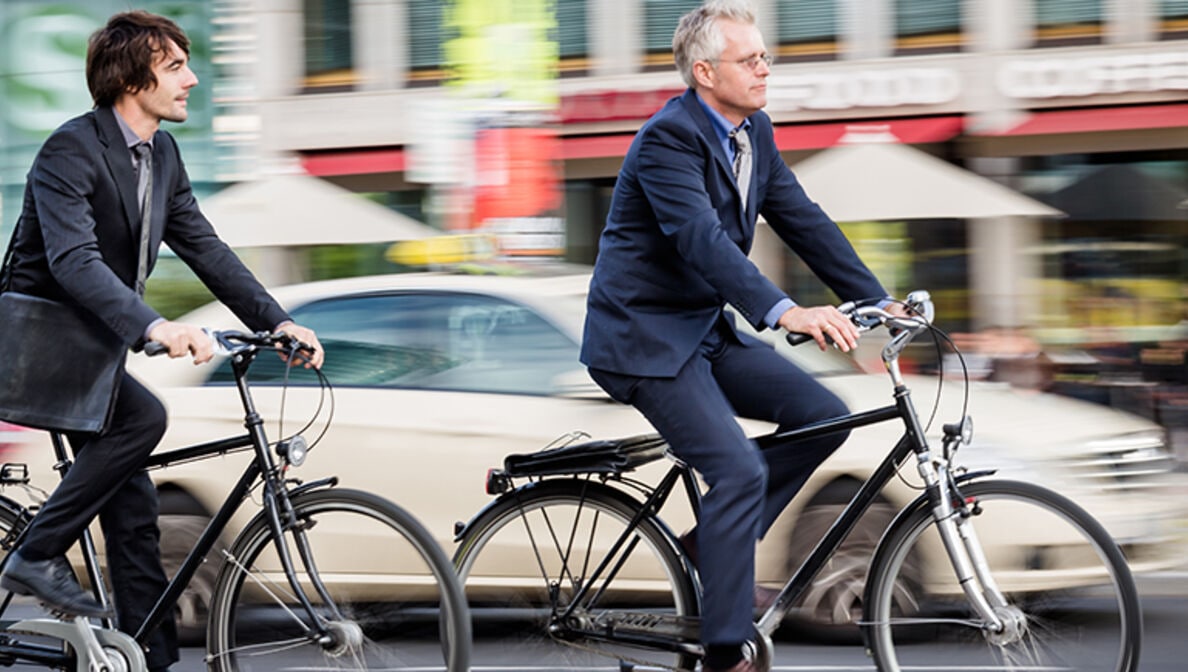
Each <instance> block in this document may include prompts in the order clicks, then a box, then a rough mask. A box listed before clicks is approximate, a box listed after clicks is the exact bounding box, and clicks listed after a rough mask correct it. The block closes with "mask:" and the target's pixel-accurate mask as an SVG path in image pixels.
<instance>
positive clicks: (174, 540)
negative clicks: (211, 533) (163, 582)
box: [157, 490, 225, 646]
mask: <svg viewBox="0 0 1188 672" xmlns="http://www.w3.org/2000/svg"><path fill="white" fill-rule="evenodd" d="M160 500H161V509H160V515H159V517H158V519H157V525H158V526H159V527H160V529H161V564H162V565H163V566H164V567H165V573H166V574H167V575H168V576H169V577H171V578H172V577H173V575H174V574H176V573H177V570H178V569H179V568H180V567H181V565H182V563H183V562H185V560H186V556H187V555H189V553H190V550H191V549H193V548H194V543H195V542H197V541H198V537H199V536H201V535H202V531H203V530H205V529H206V525H207V523H209V522H210V515H209V514H207V512H206V509H204V508H203V507H202V505H201V504H199V503H198V501H197V500H195V499H194V498H193V497H191V496H190V495H188V494H186V493H185V492H182V491H180V490H165V491H163V492H161V493H160ZM223 548H225V545H224V544H223V543H221V542H216V543H215V547H214V548H213V549H211V552H210V553H208V554H207V557H206V562H203V563H202V566H200V567H199V568H198V572H197V573H195V574H194V578H193V579H191V580H190V585H188V586H186V589H185V591H183V592H182V594H181V597H179V598H178V600H177V607H176V608H175V609H174V617H175V620H176V622H177V637H178V641H179V643H181V644H182V645H183V646H198V645H201V644H202V643H203V642H205V641H206V618H207V615H208V614H209V613H210V596H211V594H212V593H213V592H214V582H215V577H216V576H218V572H219V565H221V564H222V563H221V561H220V560H219V558H221V557H222V550H223Z"/></svg>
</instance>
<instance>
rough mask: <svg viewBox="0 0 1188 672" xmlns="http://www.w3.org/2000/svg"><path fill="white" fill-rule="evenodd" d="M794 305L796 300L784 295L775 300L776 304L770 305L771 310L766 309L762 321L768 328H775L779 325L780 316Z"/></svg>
mask: <svg viewBox="0 0 1188 672" xmlns="http://www.w3.org/2000/svg"><path fill="white" fill-rule="evenodd" d="M795 307H796V302H795V301H793V300H792V299H789V298H788V297H786V296H785V297H784V298H782V299H780V300H779V301H776V304H775V305H774V306H772V307H771V310H768V311H767V314H766V315H764V316H763V323H764V324H766V325H767V327H768V328H769V329H775V328H777V327H779V326H780V317H782V316H783V315H784V313H786V312H788V311H789V310H792V309H793V308H795Z"/></svg>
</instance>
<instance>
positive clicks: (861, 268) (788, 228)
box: [760, 125, 887, 301]
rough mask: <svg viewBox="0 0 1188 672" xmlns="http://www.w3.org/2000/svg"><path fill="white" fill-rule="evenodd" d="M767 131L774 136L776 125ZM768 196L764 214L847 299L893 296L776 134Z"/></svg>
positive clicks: (778, 231) (819, 274)
mask: <svg viewBox="0 0 1188 672" xmlns="http://www.w3.org/2000/svg"><path fill="white" fill-rule="evenodd" d="M763 129H764V130H765V131H766V133H767V134H768V135H769V137H770V134H771V126H770V125H764V126H763ZM769 144H770V147H772V149H773V151H771V152H769V154H770V157H771V160H770V162H768V164H767V165H766V167H765V169H766V170H767V172H768V175H769V178H768V180H769V181H768V187H767V195H766V198H765V199H764V201H763V203H762V206H761V208H760V213H761V214H762V215H763V217H764V218H765V219H766V220H767V223H768V224H770V225H771V227H772V229H773V230H774V231H775V232H776V234H777V235H779V237H780V238H781V239H782V240H783V241H784V242H785V243H786V244H787V245H788V247H789V248H791V249H792V251H793V252H795V253H796V255H797V256H799V257H800V258H801V259H803V260H804V262H805V263H806V264H808V267H809V268H810V269H811V270H812V271H813V273H814V274H815V275H816V276H817V277H818V278H820V279H821V281H822V282H824V283H825V284H826V285H827V286H828V287H829V288H830V289H832V290H833V292H834V293H835V294H837V295H838V297H840V298H841V300H842V301H854V300H858V299H875V298H880V299H881V298H883V297H885V296H887V292H886V290H884V289H883V286H882V284H880V283H879V281H878V279H876V278H875V276H874V274H873V273H871V271H870V269H869V268H867V266H866V264H864V263H863V262H862V260H861V259H860V258H859V257H858V253H857V252H855V251H854V247H853V245H851V244H850V241H849V240H848V239H847V238H846V236H845V234H843V233H842V231H841V229H840V228H838V226H837V224H836V223H834V221H833V220H832V219H830V218H829V216H828V215H826V214H825V212H824V211H823V210H822V209H821V206H819V205H817V204H816V203H815V202H813V201H812V200H811V199H810V198H809V197H808V195H807V194H806V193H805V191H804V188H803V187H802V186H801V185H800V181H799V180H797V179H796V176H795V175H794V174H793V173H792V170H791V169H790V168H788V166H787V165H786V164H784V160H783V159H782V158H781V157H780V154H779V152H778V151H775V149H774V148H775V140H774V138H771V140H770V143H769Z"/></svg>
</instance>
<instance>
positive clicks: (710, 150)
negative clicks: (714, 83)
mask: <svg viewBox="0 0 1188 672" xmlns="http://www.w3.org/2000/svg"><path fill="white" fill-rule="evenodd" d="M750 121H751V130H750V135H751V146H752V148H753V169H752V173H751V186H750V196H749V197H748V199H747V200H748V202H749V203H748V206H747V207H746V209H745V211H744V208H743V206H742V204H741V202H740V198H739V192H738V185H736V184H735V181H734V173H733V171H732V170H731V166H730V160H729V158H728V157H727V156H726V152H725V151H724V150H723V148H722V144H721V142H719V141H718V136H717V135H716V133H715V132H714V129H713V127H712V125H711V122H710V119H709V118H708V117H707V116H706V113H705V110H704V109H702V107H701V104H700V103H699V102H698V101H697V98H696V94H695V93H694V92H693V91H692V90H689V91H686V92H685V94H684V95H682V96H679V97H677V98H673V99H672V100H669V101H668V103H667V104H665V106H664V107H663V108H662V109H661V110H660V111H659V112H657V113H656V114H655V115H653V116H652V118H651V119H649V120H648V122H647V123H645V124H644V126H643V127H642V128H641V129H640V130H639V133H637V134H636V136H635V140H634V141H632V143H631V148H630V149H629V150H628V152H627V156H626V157H625V158H624V160H623V167H622V169H621V170H620V171H619V179H618V181H617V182H616V183H615V192H614V197H613V200H612V201H611V209H610V213H609V214H608V215H607V222H606V228H605V229H604V230H603V232H602V237H601V239H600V240H599V247H598V260H597V262H596V263H595V267H594V277H593V279H592V281H591V283H590V294H589V302H588V310H587V313H586V327H585V335H584V337H583V340H582V355H581V357H582V362H583V363H585V364H586V365H587V366H590V367H593V368H596V369H602V370H604V371H610V372H612V373H621V374H629V375H634V376H643V377H668V376H675V375H676V373H677V372H678V371H679V370H680V368H681V366H682V365H683V364H684V363H685V362H686V361H688V360H689V358H690V357H692V356H693V353H694V351H695V350H696V348H697V346H698V345H699V344H700V343H701V342H702V340H703V339H704V338H705V337H706V335H707V334H708V333H709V331H710V329H711V328H713V325H714V323H715V322H716V321H717V320H718V319H719V318H720V316H721V314H722V309H723V306H724V305H725V304H726V303H729V304H731V305H732V306H734V307H735V308H737V309H738V312H739V314H740V315H741V317H742V318H743V319H745V320H747V321H748V322H749V323H751V324H752V325H754V326H755V327H756V328H763V324H762V321H763V318H764V316H765V314H766V312H767V311H768V310H770V309H771V308H772V307H774V306H775V304H776V303H777V302H778V301H779V300H780V299H782V298H784V292H782V291H781V290H780V289H779V288H778V287H776V286H775V285H774V284H772V283H771V281H769V280H768V279H767V278H765V277H763V275H762V274H761V273H760V272H759V269H757V268H756V267H755V265H754V264H753V263H751V261H750V260H749V259H747V254H748V253H749V252H750V250H751V243H752V242H753V241H754V238H755V222H756V219H757V216H758V215H760V214H762V215H763V217H764V219H766V221H767V222H768V224H770V225H771V227H772V228H773V229H774V230H775V232H776V233H777V234H779V236H780V238H782V239H783V240H784V242H785V243H787V244H788V246H789V247H790V248H791V249H792V251H794V252H795V253H796V254H797V255H799V256H800V257H801V258H802V259H804V261H805V262H806V263H807V264H808V266H809V268H811V269H812V270H813V272H814V273H815V274H816V275H817V276H818V277H820V278H821V279H822V280H823V281H824V282H825V284H826V285H828V286H829V287H830V288H831V289H833V290H834V292H836V293H837V295H838V296H840V297H841V299H842V300H843V301H847V300H856V299H867V298H870V299H881V298H884V297H885V296H886V292H885V291H884V289H883V287H882V285H881V284H879V282H878V280H876V279H875V277H874V275H873V274H871V272H870V270H868V269H867V267H866V265H865V264H863V263H862V261H861V260H860V259H859V258H858V255H857V254H855V252H854V248H853V247H852V246H851V245H850V243H849V241H847V240H846V238H845V236H844V235H842V233H841V231H840V230H839V229H838V227H837V225H836V224H834V222H833V220H831V219H830V218H829V217H828V216H827V215H826V214H825V213H824V212H822V210H821V208H820V207H818V206H817V204H816V203H814V202H813V201H811V200H809V197H808V196H807V195H805V192H804V189H802V188H801V186H800V183H799V182H798V181H797V180H796V177H795V176H794V175H793V174H792V171H791V170H789V169H788V166H787V165H786V164H785V163H784V161H783V159H782V158H781V157H780V153H779V149H778V148H777V147H776V144H775V137H774V135H773V131H772V124H771V119H770V118H769V117H768V116H767V114H766V113H764V112H757V113H755V114H754V115H752V116H751V117H750Z"/></svg>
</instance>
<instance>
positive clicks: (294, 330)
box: [276, 322, 325, 369]
mask: <svg viewBox="0 0 1188 672" xmlns="http://www.w3.org/2000/svg"><path fill="white" fill-rule="evenodd" d="M276 331H277V333H280V334H287V335H289V336H292V337H293V338H295V339H297V340H298V341H301V342H302V343H303V344H305V345H308V346H309V347H310V350H312V352H311V351H309V350H302V357H301V358H299V359H298V361H297V362H295V363H294V362H290V364H296V363H304V365H305V368H307V369H308V368H310V367H313V368H315V369H320V368H322V361H323V360H324V359H325V353H324V352H323V351H322V344H321V343H319V342H318V337H317V334H315V333H314V331H313V329H309V328H307V327H303V326H301V325H299V324H294V323H292V322H286V323H284V324H282V325H280V326H279V327H277V329H276ZM281 358H282V359H285V356H284V355H283V354H282V355H281ZM285 361H288V360H287V359H285Z"/></svg>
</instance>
